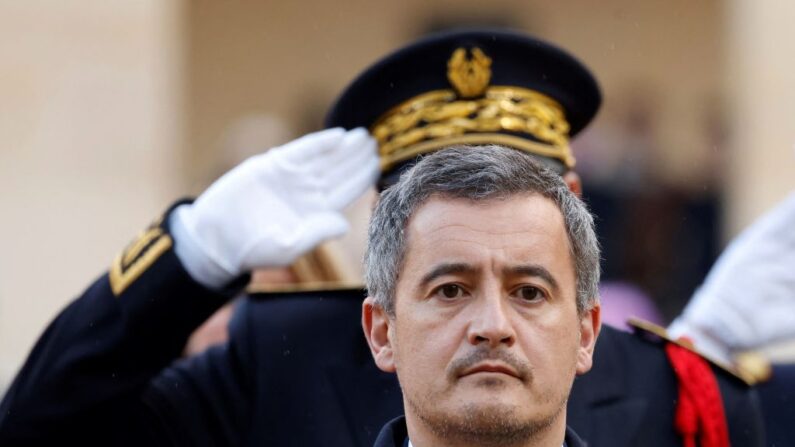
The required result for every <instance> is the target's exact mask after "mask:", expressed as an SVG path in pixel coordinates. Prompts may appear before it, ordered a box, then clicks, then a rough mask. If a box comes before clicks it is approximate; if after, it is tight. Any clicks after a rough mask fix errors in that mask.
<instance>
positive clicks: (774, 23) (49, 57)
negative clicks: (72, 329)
mask: <svg viewBox="0 0 795 447" xmlns="http://www.w3.org/2000/svg"><path fill="white" fill-rule="evenodd" d="M429 3H430V2H422V1H420V0H406V1H402V2H395V1H392V2H387V1H365V0H356V1H341V2H324V1H321V0H311V1H303V2H287V1H276V0H266V1H254V0H251V1H239V2H215V1H212V0H196V1H190V2H188V1H178V0H172V1H157V0H144V1H136V2H132V1H116V2H100V1H96V0H86V1H81V2H79V3H70V4H66V3H62V2H57V1H54V0H52V1H46V0H34V1H21V0H20V1H13V0H2V1H0V35H2V39H0V97H2V98H3V101H2V102H0V109H1V110H0V112H1V113H0V145H1V146H0V206H1V207H2V213H3V214H2V219H0V238H2V241H1V242H0V243H1V244H2V247H3V248H4V250H3V251H2V253H1V254H0V389H3V388H4V386H5V385H7V384H8V380H10V378H11V377H12V376H13V374H14V373H15V371H16V369H17V368H18V367H19V365H20V364H21V362H22V360H23V359H24V356H25V355H26V353H27V351H28V350H29V349H30V347H31V345H32V343H33V342H34V341H35V338H36V337H37V336H38V335H39V334H40V333H41V331H42V330H43V328H44V326H45V325H46V324H47V323H48V322H49V321H50V320H51V318H52V317H53V316H54V315H55V313H56V312H57V311H58V310H59V309H60V308H61V307H62V306H64V305H65V304H66V303H67V302H68V301H69V300H71V299H72V298H73V297H74V296H76V295H77V294H78V293H79V292H80V291H81V289H82V288H83V287H84V286H86V285H87V284H88V282H89V281H90V280H91V279H92V278H95V277H96V276H98V275H99V274H100V273H101V272H102V271H103V270H104V269H105V268H106V267H107V265H108V264H109V262H110V260H111V259H112V258H113V256H114V255H115V253H116V252H117V251H118V250H120V249H121V248H122V246H123V245H124V244H125V243H126V242H127V241H128V240H129V239H130V238H131V237H132V236H133V235H134V234H135V233H136V232H137V231H138V229H140V228H142V227H143V226H144V225H145V224H146V223H147V221H148V220H149V219H151V218H152V217H154V216H156V215H157V214H158V213H159V212H160V211H162V210H163V209H165V207H167V205H168V204H169V203H170V202H172V201H173V200H175V199H176V198H179V197H182V196H185V195H189V194H197V193H199V192H200V191H201V190H202V188H204V187H205V186H206V185H207V184H208V183H209V181H210V180H211V179H212V178H214V177H215V176H217V175H218V174H219V173H220V172H223V170H225V169H227V168H228V167H229V166H230V165H231V164H233V163H234V162H235V161H236V160H237V159H239V158H241V157H242V156H244V155H245V154H247V153H248V152H246V151H248V150H249V149H252V150H257V149H265V148H267V147H270V146H272V145H275V144H279V143H282V142H285V141H287V140H288V139H290V138H292V137H294V136H298V135H300V134H302V133H304V132H306V131H311V130H316V129H318V128H319V127H320V126H321V123H322V118H323V114H324V112H325V110H326V109H327V107H328V106H329V104H330V103H331V101H332V100H333V98H334V96H335V94H336V93H337V92H339V91H340V90H341V89H342V88H343V87H344V86H345V85H346V83H347V82H349V81H350V80H351V79H352V77H353V76H355V75H356V74H357V73H358V72H359V71H360V70H361V69H362V68H364V67H365V66H367V65H368V64H370V63H371V62H372V61H374V60H375V59H377V58H378V57H380V56H381V55H383V54H385V53H387V52H388V51H390V50H392V49H393V48H395V47H397V46H399V45H402V44H403V43H405V42H406V41H408V40H411V39H414V38H416V37H418V36H420V35H422V34H423V33H425V32H428V31H430V30H436V29H440V28H444V27H447V26H454V25H466V24H492V25H503V26H511V27H515V28H520V29H523V30H526V31H527V32H529V33H532V34H535V35H537V36H539V37H542V38H545V39H548V40H551V41H553V42H555V43H557V44H559V45H561V46H563V47H564V48H567V49H568V50H570V51H572V52H573V53H574V54H576V55H577V56H579V57H580V58H581V59H582V60H583V61H584V62H585V64H586V65H588V66H590V67H591V68H592V69H593V70H594V71H595V73H596V75H597V77H598V79H599V80H600V81H601V84H602V87H603V91H604V95H605V103H604V107H603V110H602V112H601V113H600V115H599V116H598V118H597V120H596V122H595V123H594V125H593V126H592V127H591V128H590V129H589V130H588V131H587V132H586V134H584V135H583V136H582V138H580V139H579V140H578V141H577V142H576V143H575V153H576V155H577V156H578V159H579V160H580V166H579V167H580V170H581V171H582V173H583V177H584V180H585V185H584V186H585V189H586V192H587V191H588V190H589V188H590V189H591V190H592V191H594V192H593V193H592V200H593V204H594V206H595V208H598V200H599V198H598V197H597V195H598V194H601V195H603V196H605V197H606V199H605V200H606V201H605V202H602V204H603V205H604V207H606V208H603V210H598V209H597V211H599V212H600V213H604V215H603V216H602V217H603V218H601V219H600V225H601V228H600V230H603V237H608V236H606V234H607V233H609V231H608V230H607V229H606V228H608V227H609V226H610V225H623V226H624V227H621V230H620V231H619V230H615V231H616V234H618V236H617V237H616V238H613V239H610V240H609V241H607V243H606V248H607V249H608V252H607V256H613V258H614V259H616V261H615V262H614V264H613V265H606V270H607V271H609V272H611V273H610V274H611V275H613V276H615V277H616V278H619V279H622V278H623V279H628V280H629V281H631V282H632V283H634V284H635V285H638V286H640V288H641V289H642V290H643V291H644V292H645V293H647V294H649V295H650V296H651V297H652V298H653V299H654V300H656V301H657V302H658V304H660V305H661V306H660V307H661V308H662V309H663V311H664V312H663V313H664V314H666V316H668V317H670V316H672V315H671V314H673V313H675V312H677V311H678V308H680V307H681V305H682V304H683V302H684V300H686V298H687V296H689V293H690V292H691V291H692V287H695V285H696V284H697V281H698V279H699V278H700V277H701V276H703V274H702V270H705V269H706V268H708V266H709V263H710V262H711V260H712V259H713V258H714V256H715V254H716V253H717V251H718V250H719V249H720V247H721V246H722V244H723V243H724V242H725V241H726V240H727V238H728V237H730V236H731V235H732V234H735V233H736V232H737V231H738V230H739V229H740V228H742V227H743V226H744V225H746V224H748V223H749V222H750V221H751V220H752V219H753V218H754V217H755V216H758V215H759V214H761V213H762V212H763V211H764V210H765V209H767V208H769V207H770V206H771V205H772V204H774V203H775V202H776V201H778V200H780V199H781V198H783V197H784V196H785V195H786V194H787V192H788V191H789V190H791V189H793V188H795V175H793V174H792V173H793V172H795V169H794V168H795V147H794V145H795V126H792V125H791V122H792V120H793V119H794V118H795V60H793V59H792V58H789V57H783V54H788V53H789V52H791V51H788V50H789V49H788V48H787V47H788V46H790V45H792V44H791V43H790V42H792V41H793V37H794V36H792V34H793V31H791V30H790V29H791V27H789V26H788V21H787V19H788V18H790V17H795V5H790V4H789V3H787V2H776V1H772V0H765V1H759V2H744V1H741V0H731V1H726V2H721V1H717V0H709V1H700V2H689V1H685V0H674V1H648V2H641V3H638V2H632V1H629V0H608V1H604V2H588V1H585V0H567V1H564V2H543V1H526V0H495V1H492V2H482V1H477V0H455V1H453V0H443V1H436V2H432V3H430V4H429ZM230 154H231V155H230ZM228 155H229V156H228ZM617 179H618V180H620V181H616V180H617ZM369 200H372V197H369V198H365V199H363V200H362V201H360V202H359V203H358V204H357V205H355V206H354V207H353V208H352V209H351V211H350V217H351V219H352V224H353V231H352V234H351V235H349V236H348V237H346V238H345V239H344V240H343V241H341V242H339V243H338V245H339V246H341V247H343V248H344V249H345V251H346V252H347V263H348V265H349V266H348V267H349V268H350V269H352V270H356V269H357V268H358V265H359V255H360V253H361V251H362V240H363V237H362V236H363V235H364V228H365V226H366V222H367V213H368V210H369ZM611 207H612V208H611ZM617 208H620V209H622V210H624V211H623V214H621V215H618V214H616V213H615V212H614V211H610V210H611V209H613V210H615V209H617ZM611 216H613V217H612V220H611ZM616 216H617V217H616ZM662 223H665V224H666V225H667V226H665V227H664V228H663V227H658V226H655V224H660V225H662ZM627 231H629V233H628V232H627ZM623 236H627V237H630V236H631V238H632V239H631V240H632V241H633V243H632V244H630V247H632V248H633V250H634V251H627V247H626V246H625V245H622V244H621V243H620V242H621V241H622V240H623V239H622V237H623ZM638 241H640V242H638ZM643 241H645V242H643ZM641 242H643V243H641ZM612 244H616V247H613V246H612ZM672 244H674V245H672ZM675 244H679V245H675ZM680 246H681V247H685V248H687V247H690V248H695V249H696V251H681V250H680V249H679V248H678V247H680ZM671 247H676V250H672V249H671ZM692 253H697V254H692ZM608 262H613V261H610V260H609V261H608ZM613 270H614V271H613ZM685 273H692V275H690V276H689V277H687V279H684V280H681V281H678V282H676V284H672V282H673V280H672V277H675V275H680V274H682V275H684V274H685ZM684 277H685V276H683V278H684Z"/></svg>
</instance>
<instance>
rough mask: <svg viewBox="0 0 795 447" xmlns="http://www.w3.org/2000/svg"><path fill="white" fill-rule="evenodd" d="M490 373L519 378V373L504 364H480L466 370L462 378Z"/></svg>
mask: <svg viewBox="0 0 795 447" xmlns="http://www.w3.org/2000/svg"><path fill="white" fill-rule="evenodd" d="M481 373H490V374H505V375H508V376H511V377H514V378H517V379H518V378H519V373H518V372H516V370H515V369H513V368H511V367H510V366H508V365H505V364H502V363H479V364H477V365H475V366H472V367H471V368H467V369H466V370H464V372H463V374H461V377H465V376H471V375H474V374H481Z"/></svg>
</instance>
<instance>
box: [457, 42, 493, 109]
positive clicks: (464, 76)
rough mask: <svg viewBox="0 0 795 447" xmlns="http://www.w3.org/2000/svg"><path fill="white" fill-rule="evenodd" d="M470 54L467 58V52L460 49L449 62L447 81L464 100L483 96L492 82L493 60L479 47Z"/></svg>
mask: <svg viewBox="0 0 795 447" xmlns="http://www.w3.org/2000/svg"><path fill="white" fill-rule="evenodd" d="M469 52H470V53H471V55H470V57H467V50H466V49H464V48H458V49H457V50H455V51H454V52H453V55H452V56H451V57H450V60H449V61H447V79H448V80H449V81H450V84H452V85H453V88H455V91H456V92H457V93H458V96H460V97H462V98H474V97H476V96H480V95H482V94H483V92H485V91H486V87H488V86H489V81H490V80H491V58H490V57H488V56H486V54H485V53H483V51H481V49H480V48H478V47H475V48H472V49H471V50H470V51H469Z"/></svg>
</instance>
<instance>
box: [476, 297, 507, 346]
mask: <svg viewBox="0 0 795 447" xmlns="http://www.w3.org/2000/svg"><path fill="white" fill-rule="evenodd" d="M478 301H479V302H480V303H479V304H480V305H478V306H474V309H473V317H472V320H471V322H470V325H469V332H468V334H467V339H468V340H469V343H471V344H472V345H475V346H477V345H481V344H484V343H485V344H487V345H488V346H489V347H490V348H492V349H494V348H498V347H500V346H501V345H502V347H511V346H513V344H514V342H515V341H516V333H515V332H514V330H513V325H512V324H511V320H510V318H509V314H508V313H509V312H510V309H509V308H508V306H509V305H508V303H507V302H506V301H505V300H504V299H503V297H502V294H501V293H499V292H494V293H489V294H488V295H487V296H482V297H481V299H479V300H478Z"/></svg>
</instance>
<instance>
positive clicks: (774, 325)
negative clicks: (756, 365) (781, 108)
mask: <svg viewBox="0 0 795 447" xmlns="http://www.w3.org/2000/svg"><path fill="white" fill-rule="evenodd" d="M669 332H670V333H671V335H673V336H675V337H678V336H681V335H686V336H688V337H690V338H691V339H693V341H694V342H695V345H696V346H697V347H698V348H699V349H700V350H702V351H704V352H705V353H706V354H710V355H712V356H714V357H716V358H718V359H720V360H724V361H727V360H730V358H731V352H732V351H735V350H747V349H752V348H756V347H759V346H762V345H765V344H767V343H770V342H774V341H777V340H782V339H787V338H793V337H795V193H792V194H790V196H789V197H788V198H787V199H786V200H785V201H784V202H782V203H781V204H779V205H778V206H777V207H776V208H775V209H773V210H772V211H770V212H768V213H767V214H766V215H765V216H763V217H762V218H760V219H759V220H757V221H756V222H754V223H753V224H752V225H751V226H750V227H748V228H747V229H746V230H745V231H743V232H742V233H741V234H740V236H738V237H737V238H736V239H735V240H734V241H733V242H732V243H731V244H730V245H729V247H728V248H727V249H726V250H725V251H724V252H723V254H721V256H720V258H719V259H718V262H717V263H715V266H713V267H712V270H710V272H709V275H707V278H706V280H705V281H704V284H703V285H702V286H701V288H700V289H699V290H697V291H696V293H695V295H694V296H693V298H692V299H691V300H690V303H688V305H687V307H686V308H685V310H684V312H683V313H682V315H681V316H679V318H677V319H676V320H675V321H674V322H673V324H672V325H671V327H670V328H669Z"/></svg>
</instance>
